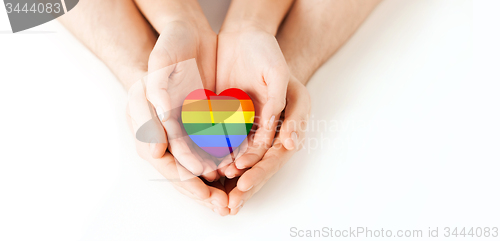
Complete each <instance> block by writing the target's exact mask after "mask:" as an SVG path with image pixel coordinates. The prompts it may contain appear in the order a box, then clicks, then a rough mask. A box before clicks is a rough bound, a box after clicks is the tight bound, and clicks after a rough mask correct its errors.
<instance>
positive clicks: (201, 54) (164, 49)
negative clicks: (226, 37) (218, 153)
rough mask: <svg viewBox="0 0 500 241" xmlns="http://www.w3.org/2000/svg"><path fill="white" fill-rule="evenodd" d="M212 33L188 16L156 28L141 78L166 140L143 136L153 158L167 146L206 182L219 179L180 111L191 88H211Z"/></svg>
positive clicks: (213, 69)
mask: <svg viewBox="0 0 500 241" xmlns="http://www.w3.org/2000/svg"><path fill="white" fill-rule="evenodd" d="M216 43H217V36H216V35H215V33H214V32H213V31H212V30H211V29H210V27H209V26H207V27H200V26H198V25H197V24H195V23H194V22H191V21H172V22H170V23H168V24H167V25H166V27H164V28H163V30H162V31H161V34H160V37H159V38H158V41H157V43H156V45H155V47H154V49H153V51H152V52H151V55H150V58H149V63H148V76H147V78H145V84H144V87H145V92H146V98H147V100H148V101H149V102H150V103H151V104H152V105H153V108H154V112H155V113H156V117H154V118H155V119H158V120H159V121H160V123H161V124H162V126H163V128H164V130H165V133H166V138H165V140H166V141H159V140H146V141H149V142H150V143H151V144H150V153H151V156H152V157H154V158H162V157H163V155H164V154H165V151H166V149H167V147H168V149H169V151H170V152H171V153H172V155H173V156H174V157H175V159H176V160H177V161H178V162H179V163H180V164H181V165H182V166H183V167H184V168H186V169H187V170H189V171H190V172H191V173H193V174H194V175H196V176H198V175H201V176H202V177H203V178H205V179H206V180H208V181H214V180H217V179H218V178H219V175H218V173H217V171H216V169H217V166H216V164H215V162H214V159H213V158H212V157H211V156H210V155H208V154H206V153H204V152H203V151H201V150H200V149H199V148H198V147H197V146H196V145H194V143H192V141H191V139H190V138H189V136H187V134H186V133H185V131H184V128H183V127H182V122H181V110H182V104H183V101H184V98H185V97H186V96H187V95H188V94H189V93H190V92H191V91H193V90H195V89H203V88H205V89H210V90H215V61H216Z"/></svg>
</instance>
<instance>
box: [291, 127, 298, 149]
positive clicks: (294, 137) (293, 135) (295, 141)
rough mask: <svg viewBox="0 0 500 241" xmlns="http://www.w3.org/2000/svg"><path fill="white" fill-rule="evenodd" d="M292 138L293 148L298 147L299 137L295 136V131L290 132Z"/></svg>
mask: <svg viewBox="0 0 500 241" xmlns="http://www.w3.org/2000/svg"><path fill="white" fill-rule="evenodd" d="M292 140H293V146H294V148H299V137H298V136H297V132H295V131H294V132H292Z"/></svg>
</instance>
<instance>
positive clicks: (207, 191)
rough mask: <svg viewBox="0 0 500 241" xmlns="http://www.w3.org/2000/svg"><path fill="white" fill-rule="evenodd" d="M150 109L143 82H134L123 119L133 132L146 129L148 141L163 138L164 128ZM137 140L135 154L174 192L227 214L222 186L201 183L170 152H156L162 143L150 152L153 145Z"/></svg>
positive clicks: (216, 183)
mask: <svg viewBox="0 0 500 241" xmlns="http://www.w3.org/2000/svg"><path fill="white" fill-rule="evenodd" d="M152 108H153V107H152V105H151V104H150V102H149V101H148V99H147V98H146V88H145V85H144V81H143V80H141V81H138V82H136V83H135V84H134V85H133V86H132V87H131V88H130V90H129V102H128V106H127V117H128V118H127V119H128V121H129V124H130V126H131V127H132V129H133V133H140V129H141V128H144V127H145V126H146V127H147V132H148V133H147V136H149V137H150V138H157V139H166V133H165V129H164V126H163V125H162V123H160V121H159V119H158V118H156V116H155V115H154V112H153V113H152V112H151V109H152ZM141 138H142V137H138V138H136V140H135V144H136V149H137V153H138V154H139V155H140V156H141V157H142V158H143V159H145V160H147V161H148V162H149V163H151V165H152V166H153V167H154V168H155V169H156V170H157V171H158V172H160V173H161V174H162V175H163V176H164V177H165V178H166V179H167V180H168V181H170V182H171V183H172V184H173V185H174V187H175V188H176V189H177V190H179V191H180V192H181V193H183V194H185V195H186V196H188V197H190V198H193V199H194V200H196V201H197V202H198V203H200V204H202V205H204V206H206V207H208V208H210V209H212V210H213V211H214V212H216V213H218V214H220V215H222V216H225V215H227V214H228V213H229V209H228V208H227V205H228V196H227V193H226V192H225V189H224V187H223V186H222V184H220V183H219V182H213V183H208V182H205V181H203V180H202V179H201V178H200V177H197V176H195V175H194V174H193V173H192V172H191V171H189V170H188V169H186V168H185V167H184V165H181V164H180V163H179V162H178V161H177V160H176V158H174V156H172V154H171V153H169V152H164V149H163V153H158V145H165V143H162V144H156V147H154V148H153V149H155V150H151V147H152V146H155V145H152V144H150V143H148V142H144V141H141V140H139V139H141ZM153 155H156V156H153ZM160 155H161V156H160ZM214 168H215V167H214Z"/></svg>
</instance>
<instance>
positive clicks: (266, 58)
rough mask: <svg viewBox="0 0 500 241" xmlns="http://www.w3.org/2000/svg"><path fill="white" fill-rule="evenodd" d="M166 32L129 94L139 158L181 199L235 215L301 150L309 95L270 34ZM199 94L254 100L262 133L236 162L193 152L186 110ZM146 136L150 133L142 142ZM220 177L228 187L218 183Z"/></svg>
mask: <svg viewBox="0 0 500 241" xmlns="http://www.w3.org/2000/svg"><path fill="white" fill-rule="evenodd" d="M159 32H160V37H159V38H158V41H157V43H156V45H155V47H154V49H153V51H152V53H151V55H150V59H149V63H148V76H147V77H146V78H145V79H143V80H141V81H139V82H137V83H136V84H134V85H133V86H132V87H131V89H130V91H129V105H128V116H129V117H130V118H129V119H130V122H131V124H132V127H133V129H134V133H136V137H137V138H136V147H137V151H138V153H139V155H140V156H141V157H142V158H143V159H145V160H147V161H149V162H150V163H151V164H152V165H153V166H154V167H155V168H156V169H157V170H158V171H159V172H160V173H161V174H162V175H163V176H164V177H165V178H167V179H168V180H171V181H172V183H173V184H174V187H176V189H178V190H179V191H180V192H181V193H184V194H185V195H187V196H189V197H191V198H193V199H195V200H196V201H197V202H199V203H200V204H202V205H205V206H207V207H209V208H210V209H212V210H214V211H215V212H216V213H219V214H220V215H223V216H224V215H227V214H236V213H237V212H238V211H239V210H240V209H241V207H242V206H243V204H244V203H245V202H246V201H247V200H248V199H249V198H250V197H251V196H252V195H253V194H255V193H256V192H257V191H259V189H260V188H261V187H262V186H263V185H264V184H265V183H266V182H267V180H269V179H270V178H271V177H272V176H273V175H274V174H275V173H276V172H277V171H278V170H279V169H280V168H281V167H282V166H283V165H284V164H285V163H286V161H287V160H288V159H289V158H290V157H291V156H292V155H293V153H294V152H295V151H296V150H298V149H299V143H300V142H301V140H302V139H303V137H304V130H305V128H306V127H305V125H306V121H307V117H308V114H309V109H310V100H309V94H308V92H307V90H306V88H305V86H304V85H303V84H302V83H300V82H299V81H298V80H297V79H295V78H294V77H293V76H292V75H291V74H290V71H289V68H288V65H287V63H286V61H285V58H284V57H283V54H282V52H281V50H280V47H279V45H278V42H277V41H276V38H275V37H274V36H273V35H272V34H270V33H267V32H266V31H264V30H261V29H259V28H242V29H238V30H234V31H222V32H221V33H220V34H219V35H218V36H217V35H216V34H215V33H214V32H213V31H212V30H211V28H210V27H209V26H200V25H199V24H196V23H194V22H191V21H172V22H170V23H168V24H167V25H166V27H164V28H163V29H162V30H161V31H159ZM216 80H217V81H216ZM199 88H205V89H209V90H212V91H217V93H220V92H222V91H223V90H225V89H228V88H239V89H242V90H243V91H245V92H246V93H247V94H248V95H249V96H250V97H251V98H252V100H253V102H254V105H255V113H256V122H255V125H254V127H257V128H255V130H254V131H255V132H254V135H251V136H250V137H249V138H248V139H249V141H248V145H247V146H244V147H241V148H240V150H238V151H235V154H236V159H235V160H233V159H232V158H231V155H229V156H227V157H226V158H225V159H223V160H222V161H220V160H216V159H214V158H212V157H210V156H209V155H207V156H202V155H200V154H197V153H203V152H198V151H194V149H196V148H197V147H196V146H194V144H192V142H191V141H190V140H189V137H188V136H187V135H185V133H184V132H183V128H182V124H181V122H180V116H179V113H180V109H179V108H180V107H181V106H182V102H183V101H184V98H185V96H186V95H187V94H189V93H190V92H191V91H192V90H194V89H199ZM150 104H151V105H150ZM282 112H284V113H282ZM155 113H156V114H155ZM278 125H279V126H281V127H280V131H279V133H276V129H277V126H278ZM141 128H142V129H141ZM144 128H145V129H144ZM144 131H146V132H147V133H148V134H147V135H146V137H140V136H139V133H144ZM275 136H276V137H277V138H275ZM141 138H142V139H141ZM167 149H168V150H169V151H168V152H167V151H166V150H167ZM198 176H199V177H198ZM221 176H225V177H226V180H225V182H224V184H222V183H221V182H219V181H217V180H219V179H220V177H221Z"/></svg>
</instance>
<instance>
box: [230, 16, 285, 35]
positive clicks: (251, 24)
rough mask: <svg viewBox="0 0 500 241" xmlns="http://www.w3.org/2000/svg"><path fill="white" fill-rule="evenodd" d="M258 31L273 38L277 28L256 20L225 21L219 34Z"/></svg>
mask: <svg viewBox="0 0 500 241" xmlns="http://www.w3.org/2000/svg"><path fill="white" fill-rule="evenodd" d="M250 31H259V32H264V33H267V34H270V35H273V36H275V35H276V32H277V31H278V26H272V25H269V24H265V23H263V22H261V21H259V20H256V19H237V20H233V21H230V20H228V21H225V22H224V24H223V25H222V27H221V29H220V32H221V33H236V32H250Z"/></svg>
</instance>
